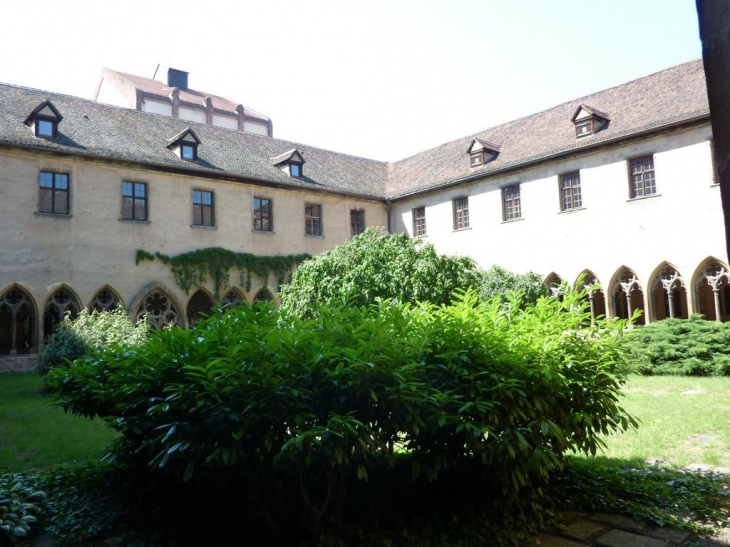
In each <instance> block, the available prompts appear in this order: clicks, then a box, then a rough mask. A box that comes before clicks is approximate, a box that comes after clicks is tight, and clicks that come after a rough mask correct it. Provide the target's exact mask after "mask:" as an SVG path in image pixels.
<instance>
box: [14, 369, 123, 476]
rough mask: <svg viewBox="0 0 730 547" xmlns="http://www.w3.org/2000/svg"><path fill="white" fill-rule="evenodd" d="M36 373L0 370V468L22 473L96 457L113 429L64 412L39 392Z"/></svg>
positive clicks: (41, 383)
mask: <svg viewBox="0 0 730 547" xmlns="http://www.w3.org/2000/svg"><path fill="white" fill-rule="evenodd" d="M42 387H43V379H42V378H41V377H40V376H39V375H38V374H36V373H30V372H26V373H2V374H0V469H2V468H8V469H9V470H10V471H24V470H28V469H38V468H41V469H43V468H48V467H51V466H55V465H80V464H85V463H88V462H90V461H96V460H98V459H99V458H100V457H101V455H102V453H103V451H104V448H105V447H106V446H107V445H108V444H109V443H111V442H112V441H113V440H114V438H115V437H116V433H115V432H114V431H113V430H112V429H111V428H109V427H107V426H106V425H105V424H104V423H103V422H102V421H101V420H98V419H97V420H93V421H92V420H89V419H86V418H78V417H76V416H72V415H70V414H66V413H65V412H64V411H63V410H62V409H60V408H57V407H54V406H52V404H51V402H50V399H49V398H48V397H45V396H42V395H39V394H38V393H37V392H38V390H40V389H41V388H42Z"/></svg>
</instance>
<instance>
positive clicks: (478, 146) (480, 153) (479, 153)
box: [467, 139, 499, 167]
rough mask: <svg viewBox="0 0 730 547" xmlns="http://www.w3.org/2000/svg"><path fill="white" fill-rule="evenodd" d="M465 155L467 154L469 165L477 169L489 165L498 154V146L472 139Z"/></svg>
mask: <svg viewBox="0 0 730 547" xmlns="http://www.w3.org/2000/svg"><path fill="white" fill-rule="evenodd" d="M467 153H468V154H469V165H471V166H472V167H478V166H480V165H484V164H485V163H489V162H490V161H492V160H493V159H494V158H496V157H497V154H499V145H498V144H493V143H491V142H489V141H485V140H483V139H474V140H472V141H471V145H470V146H469V150H467Z"/></svg>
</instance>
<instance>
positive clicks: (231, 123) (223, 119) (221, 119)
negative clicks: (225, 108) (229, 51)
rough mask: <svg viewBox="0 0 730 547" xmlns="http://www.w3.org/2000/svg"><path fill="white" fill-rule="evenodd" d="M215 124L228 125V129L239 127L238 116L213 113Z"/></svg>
mask: <svg viewBox="0 0 730 547" xmlns="http://www.w3.org/2000/svg"><path fill="white" fill-rule="evenodd" d="M213 125H217V126H219V127H227V128H228V129H238V118H233V117H231V116H221V115H220V114H213Z"/></svg>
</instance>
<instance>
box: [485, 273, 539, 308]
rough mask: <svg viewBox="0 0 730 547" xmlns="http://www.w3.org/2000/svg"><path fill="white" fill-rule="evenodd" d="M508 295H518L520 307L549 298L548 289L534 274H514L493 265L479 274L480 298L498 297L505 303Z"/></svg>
mask: <svg viewBox="0 0 730 547" xmlns="http://www.w3.org/2000/svg"><path fill="white" fill-rule="evenodd" d="M510 293H519V294H520V305H521V306H528V305H534V304H535V303H536V302H537V301H538V299H539V298H541V297H543V296H550V289H549V287H548V286H547V285H545V283H543V282H542V277H541V276H540V274H537V273H535V272H528V273H526V274H516V273H513V272H510V271H508V270H505V269H504V268H502V267H500V266H496V265H495V266H492V267H491V268H489V269H488V270H486V271H483V272H482V273H481V281H480V283H479V296H480V297H482V298H493V297H498V298H500V299H502V300H503V301H505V302H506V301H507V300H508V295H509V294H510Z"/></svg>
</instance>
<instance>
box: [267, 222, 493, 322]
mask: <svg viewBox="0 0 730 547" xmlns="http://www.w3.org/2000/svg"><path fill="white" fill-rule="evenodd" d="M479 279H480V277H479V271H478V269H477V267H476V264H475V262H474V261H473V260H472V259H471V258H469V257H459V256H446V255H440V254H438V253H437V252H436V250H435V249H434V247H433V245H428V244H425V243H424V242H423V241H422V240H420V239H414V238H411V237H409V236H408V234H389V233H385V232H381V231H378V229H376V228H368V229H367V230H365V232H363V233H362V234H360V235H358V236H355V237H353V238H352V239H351V240H350V241H348V242H347V243H345V244H343V245H340V246H338V247H335V248H334V249H332V250H329V251H325V252H324V253H321V254H319V255H317V256H315V257H314V258H311V259H309V260H306V261H304V262H303V263H302V264H301V265H300V266H299V268H298V269H297V270H296V272H294V275H293V277H292V281H291V283H290V284H288V285H285V286H283V287H282V288H281V294H280V295H281V299H282V305H281V308H282V309H283V310H284V311H286V312H291V313H294V314H298V315H302V316H306V315H308V314H311V313H312V312H314V311H315V310H316V309H317V308H318V307H319V306H320V305H322V304H325V303H327V302H328V301H330V300H333V299H335V300H336V299H338V298H340V295H342V294H343V293H344V294H347V295H349V296H350V297H352V299H353V300H352V303H353V304H354V305H358V306H361V305H368V304H371V303H373V302H375V299H376V298H390V299H393V300H394V301H396V302H410V303H412V304H415V303H416V302H431V303H433V304H447V303H449V302H450V301H451V296H452V294H453V293H454V291H456V290H457V289H463V290H466V289H468V288H470V287H477V286H478V284H479Z"/></svg>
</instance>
